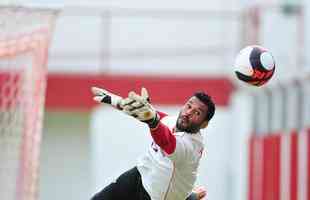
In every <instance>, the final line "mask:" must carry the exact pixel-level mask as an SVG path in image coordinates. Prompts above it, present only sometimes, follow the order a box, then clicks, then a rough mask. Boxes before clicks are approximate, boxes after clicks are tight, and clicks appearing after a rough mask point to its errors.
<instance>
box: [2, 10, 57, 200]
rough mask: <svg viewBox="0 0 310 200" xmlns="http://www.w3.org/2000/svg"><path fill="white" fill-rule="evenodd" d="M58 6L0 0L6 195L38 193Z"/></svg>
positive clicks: (26, 199) (27, 198) (30, 199)
mask: <svg viewBox="0 0 310 200" xmlns="http://www.w3.org/2000/svg"><path fill="white" fill-rule="evenodd" d="M57 13H58V10H57V9H45V8H44V9H43V8H38V7H35V8H34V7H26V6H10V5H9V4H6V5H4V6H1V5H0V30H1V31H0V162H1V164H0V198H1V199H6V200H36V199H37V198H38V178H39V171H38V170H39V155H40V141H41V131H42V120H43V112H44V100H45V88H46V79H47V77H46V75H47V58H48V48H49V44H50V41H51V37H52V33H53V28H54V23H55V19H56V17H57Z"/></svg>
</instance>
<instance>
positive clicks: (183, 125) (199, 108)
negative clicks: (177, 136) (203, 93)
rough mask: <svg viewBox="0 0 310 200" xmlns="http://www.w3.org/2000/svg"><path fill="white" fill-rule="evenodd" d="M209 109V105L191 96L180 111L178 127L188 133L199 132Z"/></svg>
mask: <svg viewBox="0 0 310 200" xmlns="http://www.w3.org/2000/svg"><path fill="white" fill-rule="evenodd" d="M207 111H208V107H207V105H205V104H204V103H203V102H201V101H200V100H199V99H198V98H197V97H195V96H193V97H191V98H190V99H189V100H188V101H187V102H186V103H185V105H184V106H183V107H182V109H181V111H180V113H179V116H178V119H177V124H176V128H177V129H178V130H179V131H185V132H188V133H196V132H198V131H199V130H200V128H201V125H202V123H203V122H204V121H205V119H206V115H207Z"/></svg>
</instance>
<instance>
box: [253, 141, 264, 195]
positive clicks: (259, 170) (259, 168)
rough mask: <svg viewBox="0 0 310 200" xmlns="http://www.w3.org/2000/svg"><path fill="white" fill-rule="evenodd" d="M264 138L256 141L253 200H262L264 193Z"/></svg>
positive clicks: (254, 148)
mask: <svg viewBox="0 0 310 200" xmlns="http://www.w3.org/2000/svg"><path fill="white" fill-rule="evenodd" d="M262 141H263V140H262V139H257V138H256V139H255V141H254V144H253V145H254V147H253V150H254V155H253V157H254V158H253V159H254V163H253V168H254V169H253V200H262V197H263V196H262V194H263V164H264V162H263V161H264V159H263V153H264V152H263V150H264V149H263V142H262Z"/></svg>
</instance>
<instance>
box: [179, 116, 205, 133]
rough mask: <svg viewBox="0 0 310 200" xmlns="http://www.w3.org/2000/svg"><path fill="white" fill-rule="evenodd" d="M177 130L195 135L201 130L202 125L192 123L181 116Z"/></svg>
mask: <svg viewBox="0 0 310 200" xmlns="http://www.w3.org/2000/svg"><path fill="white" fill-rule="evenodd" d="M176 128H177V131H182V132H186V133H190V134H195V133H197V132H198V131H199V130H200V124H196V123H192V122H191V121H190V120H189V119H188V118H186V117H182V116H180V115H179V116H178V119H177V123H176Z"/></svg>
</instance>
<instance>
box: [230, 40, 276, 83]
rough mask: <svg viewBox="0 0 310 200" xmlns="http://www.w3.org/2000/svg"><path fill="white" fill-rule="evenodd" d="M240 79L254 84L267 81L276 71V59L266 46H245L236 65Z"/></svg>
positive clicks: (236, 71)
mask: <svg viewBox="0 0 310 200" xmlns="http://www.w3.org/2000/svg"><path fill="white" fill-rule="evenodd" d="M234 68H235V69H234V70H235V73H236V76H237V78H238V79H239V80H241V81H243V82H246V83H248V84H251V85H254V86H261V85H263V84H265V83H267V82H268V81H269V80H270V78H271V77H272V75H273V74H274V71H275V60H274V58H273V56H272V54H271V52H270V51H268V50H267V49H265V48H264V47H261V46H257V45H252V46H247V47H245V48H243V49H242V50H241V51H240V52H239V54H238V56H237V58H236V60H235V65H234Z"/></svg>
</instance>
